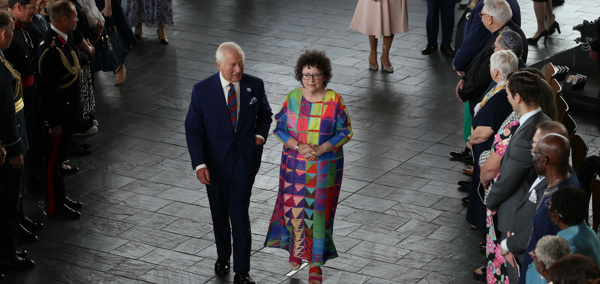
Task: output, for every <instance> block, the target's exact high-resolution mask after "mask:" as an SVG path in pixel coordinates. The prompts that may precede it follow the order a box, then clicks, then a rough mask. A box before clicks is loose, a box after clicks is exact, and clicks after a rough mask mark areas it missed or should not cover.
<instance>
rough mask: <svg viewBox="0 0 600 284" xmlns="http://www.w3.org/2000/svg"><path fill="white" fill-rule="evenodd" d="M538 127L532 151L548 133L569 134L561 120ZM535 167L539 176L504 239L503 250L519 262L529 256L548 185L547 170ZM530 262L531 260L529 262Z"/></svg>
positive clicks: (543, 123) (533, 139)
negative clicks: (536, 214)
mask: <svg viewBox="0 0 600 284" xmlns="http://www.w3.org/2000/svg"><path fill="white" fill-rule="evenodd" d="M536 128H537V130H536V131H535V134H534V135H533V138H532V139H531V142H532V143H531V152H532V153H533V152H534V149H535V147H536V145H537V142H538V141H539V140H540V139H542V137H544V136H546V135H547V134H550V133H554V134H560V135H563V136H568V132H567V129H566V128H565V126H564V125H562V124H561V123H560V122H556V121H542V122H540V123H538V124H537V126H536ZM532 161H533V159H532ZM534 168H535V170H536V173H537V174H538V177H537V179H536V180H535V181H534V182H533V184H532V185H531V187H530V188H529V191H528V192H527V194H525V195H524V196H523V197H524V198H523V199H522V200H521V201H520V203H519V204H518V205H517V207H516V208H515V213H514V219H515V221H514V222H513V224H512V226H511V228H510V230H509V231H510V232H511V236H510V237H508V238H506V239H504V240H502V247H503V250H504V251H503V252H504V253H508V252H510V253H512V254H513V255H514V257H515V259H516V260H517V261H518V263H519V264H523V259H524V258H525V257H529V256H528V255H527V254H526V252H527V251H526V248H527V244H528V243H529V239H530V237H531V231H532V229H533V216H534V214H535V212H536V210H537V208H538V205H539V203H540V202H541V201H542V198H543V196H544V190H545V189H546V187H547V179H546V178H545V172H544V171H541V170H540V169H539V168H537V167H535V165H534ZM571 171H572V169H571ZM530 262H531V260H530V261H529V262H528V263H527V264H529V263H530ZM521 268H524V270H522V271H523V272H522V274H524V273H525V271H526V270H527V267H526V266H525V267H523V266H522V267H521Z"/></svg>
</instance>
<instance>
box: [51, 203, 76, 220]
mask: <svg viewBox="0 0 600 284" xmlns="http://www.w3.org/2000/svg"><path fill="white" fill-rule="evenodd" d="M54 215H55V216H62V217H65V218H67V219H78V218H79V217H81V213H79V211H77V210H74V209H72V208H71V207H69V206H68V205H66V204H63V205H57V207H56V211H55V212H54Z"/></svg>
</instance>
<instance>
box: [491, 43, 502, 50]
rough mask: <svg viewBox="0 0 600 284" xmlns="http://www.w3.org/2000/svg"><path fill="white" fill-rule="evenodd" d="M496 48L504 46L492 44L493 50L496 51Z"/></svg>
mask: <svg viewBox="0 0 600 284" xmlns="http://www.w3.org/2000/svg"><path fill="white" fill-rule="evenodd" d="M496 48H502V47H500V46H497V45H496V44H495V43H494V44H492V50H494V51H495V50H496Z"/></svg>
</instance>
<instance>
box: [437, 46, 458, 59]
mask: <svg viewBox="0 0 600 284" xmlns="http://www.w3.org/2000/svg"><path fill="white" fill-rule="evenodd" d="M440 52H441V53H442V54H444V55H446V56H450V57H454V54H455V53H456V51H454V47H452V44H449V43H442V44H441V45H440Z"/></svg>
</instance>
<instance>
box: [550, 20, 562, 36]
mask: <svg viewBox="0 0 600 284" xmlns="http://www.w3.org/2000/svg"><path fill="white" fill-rule="evenodd" d="M556 31H558V34H560V25H559V24H558V22H557V21H554V23H552V25H550V27H549V28H548V35H553V34H554V33H555V32H556Z"/></svg>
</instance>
